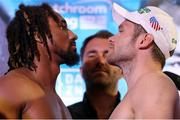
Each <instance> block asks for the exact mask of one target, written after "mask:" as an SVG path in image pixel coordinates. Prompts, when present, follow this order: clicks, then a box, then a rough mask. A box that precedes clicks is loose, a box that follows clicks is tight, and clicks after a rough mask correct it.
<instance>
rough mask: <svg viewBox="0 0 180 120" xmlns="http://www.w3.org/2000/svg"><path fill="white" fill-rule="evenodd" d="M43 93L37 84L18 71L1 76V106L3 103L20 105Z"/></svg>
mask: <svg viewBox="0 0 180 120" xmlns="http://www.w3.org/2000/svg"><path fill="white" fill-rule="evenodd" d="M42 95H43V91H42V89H41V88H40V87H39V86H38V85H37V84H35V83H34V82H33V81H31V80H29V79H27V78H26V77H24V76H23V75H20V74H16V72H10V73H8V74H7V75H5V76H2V77H1V78H0V108H1V106H2V105H4V106H5V105H7V106H8V105H12V106H14V105H15V106H19V105H21V104H23V103H25V102H26V101H29V100H31V99H35V98H36V97H39V96H42Z"/></svg>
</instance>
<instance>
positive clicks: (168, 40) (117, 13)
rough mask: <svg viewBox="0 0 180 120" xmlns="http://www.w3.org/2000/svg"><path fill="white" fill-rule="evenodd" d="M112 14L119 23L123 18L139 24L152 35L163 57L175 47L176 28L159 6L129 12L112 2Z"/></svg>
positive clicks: (166, 56)
mask: <svg viewBox="0 0 180 120" xmlns="http://www.w3.org/2000/svg"><path fill="white" fill-rule="evenodd" d="M112 16H113V19H114V21H115V22H116V24H118V25H120V24H121V23H122V22H123V21H124V20H125V19H127V20H129V21H132V22H134V23H136V24H140V25H141V26H142V27H143V28H144V29H145V30H146V32H148V33H150V34H152V35H153V36H154V42H155V43H156V45H157V46H158V47H159V48H160V50H161V51H162V53H163V54H164V56H165V58H166V59H167V58H168V57H170V51H172V50H174V49H175V48H176V44H177V30H176V26H175V23H174V22H173V18H172V17H171V16H169V15H168V14H167V13H166V12H164V11H163V10H161V9H160V8H157V7H154V6H147V7H145V8H141V9H139V10H138V11H133V12H129V11H127V10H126V9H124V8H122V7H121V6H119V5H118V4H117V3H113V8H112Z"/></svg>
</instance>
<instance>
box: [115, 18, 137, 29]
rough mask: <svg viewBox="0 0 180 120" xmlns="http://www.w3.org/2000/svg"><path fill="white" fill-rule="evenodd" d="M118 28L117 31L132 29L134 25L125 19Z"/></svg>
mask: <svg viewBox="0 0 180 120" xmlns="http://www.w3.org/2000/svg"><path fill="white" fill-rule="evenodd" d="M118 27H119V29H125V28H126V29H127V28H134V23H133V22H131V21H129V20H127V19H126V20H125V21H124V22H122V23H121V24H120V25H119V26H118Z"/></svg>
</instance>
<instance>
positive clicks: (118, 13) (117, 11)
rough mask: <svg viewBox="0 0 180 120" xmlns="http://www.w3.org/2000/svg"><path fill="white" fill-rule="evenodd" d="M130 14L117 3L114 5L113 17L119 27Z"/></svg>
mask: <svg viewBox="0 0 180 120" xmlns="http://www.w3.org/2000/svg"><path fill="white" fill-rule="evenodd" d="M128 14H129V12H128V11H127V10H126V9H124V8H122V7H120V6H119V5H118V4H117V3H113V7H112V16H113V19H114V21H115V22H116V24H117V25H120V24H121V23H122V22H123V21H124V20H125V19H126V17H125V16H126V15H128Z"/></svg>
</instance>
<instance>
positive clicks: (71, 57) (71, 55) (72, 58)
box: [61, 48, 79, 67]
mask: <svg viewBox="0 0 180 120" xmlns="http://www.w3.org/2000/svg"><path fill="white" fill-rule="evenodd" d="M61 57H62V58H63V59H64V63H65V64H66V65H68V66H70V67H71V66H73V65H77V64H78V63H79V55H78V53H77V52H76V50H75V51H71V49H70V48H69V49H68V51H67V52H64V51H62V52H61Z"/></svg>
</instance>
